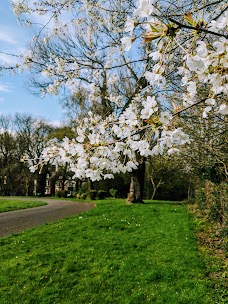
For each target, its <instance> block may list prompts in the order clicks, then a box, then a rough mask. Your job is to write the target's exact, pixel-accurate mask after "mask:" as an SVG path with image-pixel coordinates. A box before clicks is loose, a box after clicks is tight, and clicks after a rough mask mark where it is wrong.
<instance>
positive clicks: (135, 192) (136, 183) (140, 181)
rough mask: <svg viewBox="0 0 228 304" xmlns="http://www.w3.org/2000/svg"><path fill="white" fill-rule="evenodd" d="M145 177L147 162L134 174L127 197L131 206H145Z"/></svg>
mask: <svg viewBox="0 0 228 304" xmlns="http://www.w3.org/2000/svg"><path fill="white" fill-rule="evenodd" d="M144 177H145V161H143V162H142V164H140V165H139V167H138V169H137V170H134V171H133V172H132V176H131V183H130V189H129V193H128V196H127V203H129V204H143V190H144Z"/></svg>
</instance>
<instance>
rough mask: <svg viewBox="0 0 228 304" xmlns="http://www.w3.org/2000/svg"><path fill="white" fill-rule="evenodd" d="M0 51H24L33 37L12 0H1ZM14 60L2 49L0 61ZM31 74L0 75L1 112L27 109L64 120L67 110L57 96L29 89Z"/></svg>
mask: <svg viewBox="0 0 228 304" xmlns="http://www.w3.org/2000/svg"><path fill="white" fill-rule="evenodd" d="M0 2H1V3H0V16H1V18H0V51H2V52H6V53H17V52H18V51H19V52H25V51H26V45H27V44H28V42H29V41H30V39H31V37H32V31H31V29H26V28H25V27H23V26H20V25H19V24H18V22H17V18H16V16H15V15H14V14H13V12H12V11H11V9H10V1H9V0H1V1H0ZM13 60H15V59H14V58H12V57H9V56H5V55H4V54H2V53H0V65H2V64H3V63H4V62H7V63H10V62H13ZM27 80H28V76H26V75H25V73H22V74H19V73H18V74H17V75H16V76H15V75H14V76H13V75H12V76H8V75H6V74H3V75H1V76H0V114H11V115H14V113H28V114H32V115H33V116H35V117H38V118H43V119H46V120H48V121H50V122H53V123H59V122H62V121H63V120H64V111H63V109H62V108H61V106H60V105H59V101H58V100H59V98H58V96H50V97H45V98H37V97H35V96H33V95H32V94H31V93H29V92H28V90H27V89H26V81H27Z"/></svg>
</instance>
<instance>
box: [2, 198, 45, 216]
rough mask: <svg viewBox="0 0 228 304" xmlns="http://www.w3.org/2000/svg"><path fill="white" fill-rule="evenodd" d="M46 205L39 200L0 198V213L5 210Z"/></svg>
mask: <svg viewBox="0 0 228 304" xmlns="http://www.w3.org/2000/svg"><path fill="white" fill-rule="evenodd" d="M44 205H47V203H45V202H39V201H33V200H32V199H31V201H26V200H25V201H22V200H17V199H15V200H14V199H7V198H0V213H1V212H6V211H13V210H19V209H27V208H34V207H39V206H44Z"/></svg>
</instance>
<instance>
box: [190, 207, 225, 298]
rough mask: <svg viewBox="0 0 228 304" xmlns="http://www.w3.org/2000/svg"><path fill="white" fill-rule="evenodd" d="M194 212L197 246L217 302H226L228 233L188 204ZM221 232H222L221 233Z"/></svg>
mask: <svg viewBox="0 0 228 304" xmlns="http://www.w3.org/2000/svg"><path fill="white" fill-rule="evenodd" d="M189 210H190V212H191V213H193V214H194V223H195V228H196V229H195V232H196V235H197V238H198V247H199V250H200V252H201V254H202V255H203V257H204V260H205V266H206V269H207V272H208V274H209V277H210V279H211V281H212V284H213V288H214V290H217V293H218V295H219V301H218V303H227V302H225V300H224V299H225V298H226V297H227V290H228V250H227V249H228V234H227V229H226V230H225V229H224V228H223V229H221V226H219V225H218V224H217V223H215V222H210V221H208V217H207V216H204V215H202V214H201V213H200V212H198V208H197V205H192V204H191V205H189ZM221 232H222V233H221Z"/></svg>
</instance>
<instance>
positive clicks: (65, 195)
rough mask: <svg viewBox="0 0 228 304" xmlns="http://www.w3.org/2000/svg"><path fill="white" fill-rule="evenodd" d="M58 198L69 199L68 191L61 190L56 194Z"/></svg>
mask: <svg viewBox="0 0 228 304" xmlns="http://www.w3.org/2000/svg"><path fill="white" fill-rule="evenodd" d="M56 196H57V197H59V198H61V197H64V198H66V197H67V190H59V191H57V192H56Z"/></svg>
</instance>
